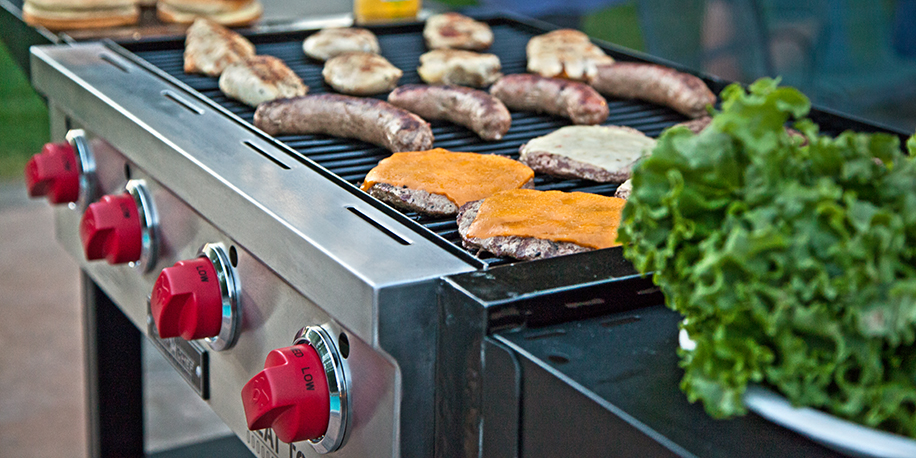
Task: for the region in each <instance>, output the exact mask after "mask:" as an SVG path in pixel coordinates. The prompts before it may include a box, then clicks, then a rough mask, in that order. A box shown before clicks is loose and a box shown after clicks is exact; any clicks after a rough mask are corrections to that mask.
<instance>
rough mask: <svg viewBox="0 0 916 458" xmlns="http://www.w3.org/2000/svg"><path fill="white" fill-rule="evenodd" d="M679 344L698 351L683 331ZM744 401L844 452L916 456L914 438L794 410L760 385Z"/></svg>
mask: <svg viewBox="0 0 916 458" xmlns="http://www.w3.org/2000/svg"><path fill="white" fill-rule="evenodd" d="M678 343H679V344H680V346H681V348H683V349H685V350H688V351H690V350H693V349H694V348H696V343H695V342H694V341H693V340H691V339H690V336H689V335H688V334H687V331H685V330H683V329H681V331H680V333H678ZM743 400H744V405H745V406H747V408H748V409H749V410H751V411H753V412H755V413H757V414H758V415H760V416H761V417H764V418H766V419H767V420H770V421H772V422H773V423H776V424H778V425H781V426H783V427H785V428H788V429H791V430H792V431H795V432H797V433H799V434H802V435H804V436H807V437H808V438H810V439H811V440H813V441H815V442H818V443H820V444H822V445H824V446H825V447H829V448H831V449H833V450H836V451H838V452H840V453H845V454H847V455H852V456H861V457H876V458H877V457H881V458H914V457H916V441H914V440H913V439H910V438H908V437H904V436H900V435H897V434H893V433H888V432H884V431H878V430H876V429H873V428H869V427H867V426H862V425H858V424H856V423H853V422H851V421H848V420H843V419H840V418H837V417H834V416H833V415H830V414H827V413H824V412H821V411H820V410H815V409H811V408H808V407H793V406H792V403H790V402H789V401H788V400H787V399H786V398H784V397H782V396H780V395H779V394H777V393H775V392H773V391H770V390H768V389H766V388H762V387H760V386H756V385H751V386H748V387H747V391H745V393H744V398H743Z"/></svg>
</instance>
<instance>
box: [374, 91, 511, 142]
mask: <svg viewBox="0 0 916 458" xmlns="http://www.w3.org/2000/svg"><path fill="white" fill-rule="evenodd" d="M388 102H389V103H391V104H392V105H395V106H398V107H401V108H403V109H405V110H408V111H411V112H413V113H416V114H418V115H420V116H421V117H423V119H444V120H446V121H451V122H453V123H455V124H460V125H462V126H465V127H467V128H469V129H471V130H473V131H474V133H476V134H477V135H479V136H480V138H482V139H484V140H499V139H501V138H503V135H505V134H506V132H508V131H509V126H510V125H511V124H512V115H510V114H509V109H508V108H506V106H505V105H503V103H502V102H500V101H499V99H497V98H496V97H493V96H492V95H490V94H487V93H486V92H484V91H479V90H477V89H471V88H468V87H463V86H427V85H425V84H407V85H404V86H401V87H399V88H397V89H395V90H393V91H391V94H389V95H388Z"/></svg>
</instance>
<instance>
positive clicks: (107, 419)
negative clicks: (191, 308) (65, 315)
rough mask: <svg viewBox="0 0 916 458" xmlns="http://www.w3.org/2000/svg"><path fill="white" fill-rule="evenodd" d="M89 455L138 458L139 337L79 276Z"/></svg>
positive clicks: (140, 447)
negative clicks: (81, 301) (81, 292)
mask: <svg viewBox="0 0 916 458" xmlns="http://www.w3.org/2000/svg"><path fill="white" fill-rule="evenodd" d="M82 290H83V311H84V316H83V326H84V339H85V356H86V378H87V379H86V388H87V391H88V396H87V399H88V406H87V407H88V409H87V412H88V414H89V422H88V424H89V456H90V457H93V458H94V457H141V456H143V453H144V451H143V372H142V359H141V358H142V356H141V349H140V342H141V338H142V335H141V334H140V331H138V330H137V328H136V327H134V325H133V323H131V322H130V320H128V319H127V317H125V316H124V314H123V313H121V311H120V310H119V309H118V307H117V306H115V305H114V303H112V301H111V299H109V298H108V296H106V295H105V293H104V292H102V290H100V289H99V287H98V286H97V285H96V284H95V283H94V282H93V281H92V279H90V278H89V276H88V275H86V274H85V273H83V274H82Z"/></svg>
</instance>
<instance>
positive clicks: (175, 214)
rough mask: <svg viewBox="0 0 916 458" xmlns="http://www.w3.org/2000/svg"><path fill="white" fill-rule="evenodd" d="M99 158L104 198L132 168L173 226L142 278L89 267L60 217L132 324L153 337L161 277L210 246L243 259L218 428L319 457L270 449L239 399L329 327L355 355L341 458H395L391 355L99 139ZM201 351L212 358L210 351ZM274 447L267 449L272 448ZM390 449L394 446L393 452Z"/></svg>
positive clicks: (214, 397)
mask: <svg viewBox="0 0 916 458" xmlns="http://www.w3.org/2000/svg"><path fill="white" fill-rule="evenodd" d="M92 144H93V149H94V152H95V153H96V155H97V158H98V160H99V161H100V163H101V164H104V165H103V168H104V170H105V173H101V174H100V176H103V177H104V178H103V179H101V180H100V184H101V187H102V189H103V190H104V191H105V192H106V193H111V192H116V191H118V190H119V189H122V188H123V186H124V183H126V181H127V180H126V176H125V174H124V170H125V165H127V166H128V168H129V169H130V170H131V173H130V175H131V178H137V179H144V180H145V181H146V183H147V184H148V186H149V190H150V194H151V195H152V198H153V200H154V201H155V203H156V206H157V209H158V210H159V211H160V212H161V214H162V215H167V219H166V221H165V222H164V224H163V225H162V227H161V234H162V244H161V247H162V251H161V252H160V256H159V261H158V262H157V265H156V266H155V268H154V269H153V271H152V272H149V273H143V272H142V271H141V270H140V269H139V268H134V267H129V266H127V265H119V266H111V265H108V264H107V263H106V262H105V261H93V262H88V261H86V260H85V258H84V256H83V253H82V251H81V245H80V243H79V234H78V227H79V219H80V216H81V215H80V213H79V212H78V211H77V210H74V209H70V208H68V207H67V206H60V207H59V208H58V209H57V221H56V224H57V234H58V237H59V239H60V241H61V242H62V244H63V245H64V247H65V248H66V249H67V250H68V252H69V253H70V255H71V256H73V257H74V258H75V259H77V260H78V262H79V263H80V267H81V268H82V269H83V270H84V271H86V272H87V273H88V274H89V275H90V276H91V277H92V278H93V280H94V281H95V282H96V283H97V284H98V285H99V286H100V287H101V288H102V289H103V290H104V291H105V292H106V294H108V295H109V296H110V297H111V298H112V300H113V301H115V303H117V304H118V306H119V308H120V309H121V310H122V311H123V312H124V313H125V315H127V316H128V318H129V319H130V320H131V321H132V322H133V323H134V324H135V325H136V326H137V327H138V328H140V329H141V330H143V331H144V332H145V331H146V329H147V319H148V318H147V317H148V315H147V313H148V310H147V300H148V297H149V294H150V291H152V287H153V284H154V282H155V280H156V277H157V275H158V272H159V271H160V270H161V269H162V268H164V267H168V266H170V265H172V264H174V263H175V262H177V261H179V260H182V259H188V258H193V257H195V256H197V253H198V250H199V249H200V247H201V246H203V244H205V243H208V242H221V243H223V244H225V245H226V246H227V247H229V246H235V247H236V250H237V252H238V259H239V260H238V266H237V271H238V276H239V279H240V281H241V283H242V296H241V301H240V302H241V304H242V307H243V309H244V312H243V315H244V322H243V325H242V332H241V335H240V337H239V340H238V342H237V344H236V345H235V346H234V347H233V348H231V349H228V350H226V351H222V352H215V351H210V352H209V358H210V374H209V375H210V399H209V400H208V401H207V402H208V403H209V405H210V406H211V407H212V408H213V410H214V411H215V412H216V413H217V415H219V416H220V418H221V419H222V420H223V421H224V422H225V423H226V424H227V425H228V426H229V428H230V429H232V430H233V432H235V433H236V434H237V435H238V436H239V437H241V438H242V439H243V440H245V441H247V442H248V443H249V446H250V447H251V448H252V450H260V451H261V453H262V456H271V455H270V454H267V455H265V453H267V452H268V451H269V450H271V448H270V447H274V446H276V447H279V449H275V450H274V451H275V452H276V451H277V450H278V451H279V456H296V453H292V454H291V455H290V450H291V449H293V448H294V449H295V450H296V451H297V452H302V453H303V454H304V455H305V456H316V455H317V454H316V453H315V452H314V450H313V449H312V448H311V447H310V446H308V444H307V443H305V442H303V443H298V444H293V445H287V444H282V443H271V442H270V441H268V440H264V439H262V438H261V436H259V435H258V434H256V433H249V431H248V429H247V427H246V425H245V415H244V411H243V409H242V402H241V397H240V392H241V389H242V386H243V385H244V383H245V382H247V381H248V379H249V378H250V377H252V376H254V374H256V373H257V372H258V371H260V370H261V369H263V366H264V359H265V357H266V356H267V353H269V352H270V351H271V350H273V349H275V348H279V347H285V346H289V345H291V344H292V342H293V338H294V337H295V335H296V332H297V331H298V330H299V329H300V328H301V327H302V326H305V325H322V326H323V327H324V328H325V329H327V330H328V331H329V332H330V333H331V335H332V336H339V335H340V333H342V332H346V333H347V335H348V340H349V343H350V353H349V356H348V358H347V359H346V360H345V364H346V366H347V367H348V370H349V375H350V379H349V380H350V384H351V388H350V395H351V398H350V406H351V411H350V415H351V422H350V425H349V429H348V434H347V442H346V443H345V445H344V447H343V448H342V449H341V450H340V451H338V452H337V453H336V455H337V456H397V455H398V454H399V452H400V451H399V449H398V445H397V443H396V442H395V439H396V438H397V437H398V431H397V429H398V421H397V420H398V419H397V417H396V414H397V412H398V410H399V409H398V403H399V402H400V397H401V396H400V392H401V389H400V386H399V382H400V376H399V373H398V368H397V366H396V364H395V363H394V362H393V361H392V360H391V358H390V357H389V356H387V355H385V354H384V353H382V352H380V351H378V350H377V349H375V348H372V346H371V345H369V344H367V343H366V342H364V341H362V340H361V339H359V338H358V337H357V336H356V335H355V334H351V333H350V332H349V331H348V330H347V329H346V328H344V327H343V326H341V325H339V324H337V323H336V322H334V320H333V319H332V317H330V316H329V315H328V313H326V312H325V311H324V310H322V309H320V308H319V307H318V306H317V305H316V304H314V303H313V302H310V301H309V300H308V299H306V298H305V297H303V296H302V295H301V294H300V293H299V292H297V291H295V290H294V289H293V288H292V287H291V286H290V285H289V284H287V283H286V282H284V281H283V280H282V279H280V278H279V277H277V275H276V274H275V273H274V272H272V271H271V270H270V269H268V268H267V267H266V266H265V265H264V264H262V263H261V262H260V261H259V260H258V259H256V258H254V257H253V256H251V254H250V253H248V252H247V251H246V250H245V249H244V248H243V247H242V246H240V245H238V244H237V243H236V241H235V240H233V239H231V238H229V237H228V236H226V235H225V234H223V233H221V232H220V231H219V230H217V229H216V228H214V227H213V226H211V225H210V224H208V223H207V222H206V221H204V220H203V219H202V218H201V217H200V215H198V214H197V213H196V212H195V211H194V210H192V209H191V208H189V207H188V206H187V205H186V204H184V203H183V202H181V201H180V200H179V199H177V198H176V197H175V196H174V195H172V194H171V193H170V192H169V191H168V190H166V189H164V188H163V187H162V186H161V185H160V184H159V183H158V182H156V181H155V180H154V179H153V178H152V177H150V176H147V175H146V174H144V173H143V172H142V171H140V170H138V169H136V168H134V167H131V166H130V164H129V163H127V162H126V161H125V160H124V158H123V157H121V156H120V155H119V154H118V153H117V152H116V151H115V150H114V149H113V148H111V147H110V146H109V145H107V144H106V143H105V142H103V141H101V140H99V139H98V138H94V139H93V141H92ZM204 348H208V347H207V346H206V345H204ZM268 443H269V444H270V445H269V446H267V445H265V444H268ZM386 444H387V445H386Z"/></svg>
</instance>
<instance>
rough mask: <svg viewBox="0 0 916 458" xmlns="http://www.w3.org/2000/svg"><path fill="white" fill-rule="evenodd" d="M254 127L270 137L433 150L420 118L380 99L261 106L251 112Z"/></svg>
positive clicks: (316, 99)
mask: <svg viewBox="0 0 916 458" xmlns="http://www.w3.org/2000/svg"><path fill="white" fill-rule="evenodd" d="M254 125H255V126H257V127H258V128H259V129H261V130H263V131H264V132H267V133H268V134H270V135H277V134H327V135H333V136H335V137H346V138H355V139H358V140H362V141H365V142H369V143H372V144H375V145H379V146H381V147H384V148H387V149H389V150H391V151H392V152H395V153H398V152H402V151H423V150H428V149H431V148H432V147H433V131H432V129H430V128H429V123H427V122H426V121H424V120H423V118H420V117H419V116H417V115H415V114H413V113H411V112H409V111H407V110H402V109H400V108H398V107H396V106H394V105H391V104H389V103H387V102H383V101H381V100H376V99H368V98H359V97H350V96H346V95H338V94H318V95H307V96H304V97H295V98H291V99H281V100H274V101H272V102H265V103H262V104H261V105H258V109H257V110H256V111H255V112H254Z"/></svg>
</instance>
